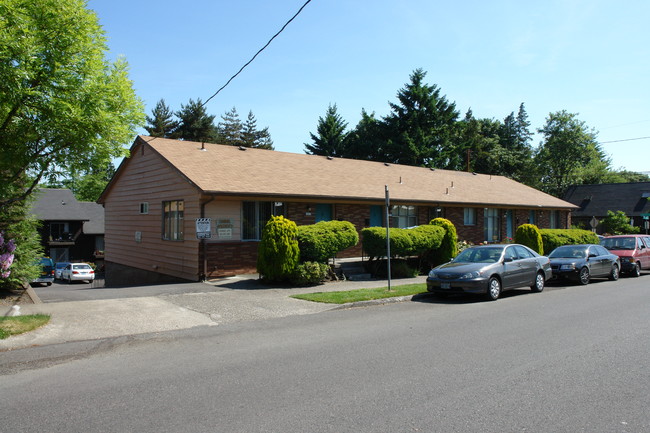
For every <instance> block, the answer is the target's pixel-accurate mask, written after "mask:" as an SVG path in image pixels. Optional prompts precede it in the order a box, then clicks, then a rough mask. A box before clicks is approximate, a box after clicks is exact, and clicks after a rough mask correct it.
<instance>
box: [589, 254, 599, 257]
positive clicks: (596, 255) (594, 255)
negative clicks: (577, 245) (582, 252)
mask: <svg viewBox="0 0 650 433" xmlns="http://www.w3.org/2000/svg"><path fill="white" fill-rule="evenodd" d="M589 257H598V254H596V253H591V254H589Z"/></svg>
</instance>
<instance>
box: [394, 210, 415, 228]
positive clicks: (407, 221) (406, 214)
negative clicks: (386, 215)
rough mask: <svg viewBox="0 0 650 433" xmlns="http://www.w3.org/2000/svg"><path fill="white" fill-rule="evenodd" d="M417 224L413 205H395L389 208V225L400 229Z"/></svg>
mask: <svg viewBox="0 0 650 433" xmlns="http://www.w3.org/2000/svg"><path fill="white" fill-rule="evenodd" d="M416 224H417V218H416V215H415V206H404V205H397V206H391V209H390V226H391V227H396V228H400V229H404V228H406V227H413V226H414V225H416Z"/></svg>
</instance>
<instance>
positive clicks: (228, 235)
mask: <svg viewBox="0 0 650 433" xmlns="http://www.w3.org/2000/svg"><path fill="white" fill-rule="evenodd" d="M232 227H233V224H232V220H231V219H229V218H226V219H219V220H217V237H218V238H219V239H224V240H227V239H232Z"/></svg>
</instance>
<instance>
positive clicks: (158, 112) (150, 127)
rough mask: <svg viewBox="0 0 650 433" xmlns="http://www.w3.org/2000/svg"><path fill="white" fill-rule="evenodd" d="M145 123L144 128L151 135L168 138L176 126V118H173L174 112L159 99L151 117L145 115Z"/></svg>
mask: <svg viewBox="0 0 650 433" xmlns="http://www.w3.org/2000/svg"><path fill="white" fill-rule="evenodd" d="M147 123H148V124H147V125H145V127H144V129H146V130H147V133H148V134H149V135H150V136H152V137H161V138H170V137H172V134H173V133H174V131H175V130H176V128H178V120H176V119H174V112H173V111H172V109H171V108H169V107H168V106H167V104H165V100H164V99H160V100H159V101H158V102H157V103H156V106H155V107H154V109H153V110H151V117H149V116H147Z"/></svg>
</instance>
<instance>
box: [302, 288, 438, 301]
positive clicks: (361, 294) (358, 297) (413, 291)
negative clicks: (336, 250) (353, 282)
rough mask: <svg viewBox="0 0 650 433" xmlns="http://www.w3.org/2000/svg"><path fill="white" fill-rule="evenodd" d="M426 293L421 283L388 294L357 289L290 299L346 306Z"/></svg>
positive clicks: (374, 290) (376, 289)
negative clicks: (351, 303)
mask: <svg viewBox="0 0 650 433" xmlns="http://www.w3.org/2000/svg"><path fill="white" fill-rule="evenodd" d="M426 291H427V285H426V284H423V283H421V284H405V285H403V286H397V287H392V288H391V291H390V292H389V291H388V287H378V288H375V289H357V290H348V291H342V292H316V293H305V294H303V295H292V296H291V297H292V298H295V299H302V300H304V301H312V302H323V303H327V304H347V303H350V302H359V301H371V300H374V299H384V298H394V297H397V296H410V295H417V294H420V293H425V292H426Z"/></svg>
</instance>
